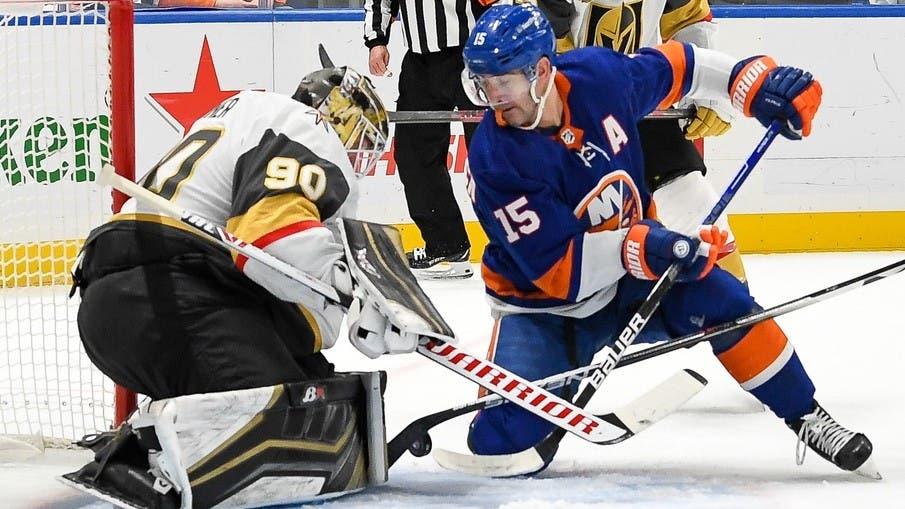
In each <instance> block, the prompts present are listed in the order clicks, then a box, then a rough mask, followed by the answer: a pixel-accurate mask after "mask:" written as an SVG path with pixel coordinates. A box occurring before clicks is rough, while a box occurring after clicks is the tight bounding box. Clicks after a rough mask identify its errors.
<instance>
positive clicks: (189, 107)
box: [148, 36, 241, 132]
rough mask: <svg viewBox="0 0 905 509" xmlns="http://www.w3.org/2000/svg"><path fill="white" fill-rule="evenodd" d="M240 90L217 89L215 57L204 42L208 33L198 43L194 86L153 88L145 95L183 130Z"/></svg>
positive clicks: (186, 129)
mask: <svg viewBox="0 0 905 509" xmlns="http://www.w3.org/2000/svg"><path fill="white" fill-rule="evenodd" d="M239 92H241V90H221V89H220V81H219V80H218V79H217V68H216V67H214V59H213V57H212V56H211V48H210V46H209V45H208V43H207V36H204V43H203V44H202V45H201V57H200V58H199V60H198V70H197V71H195V86H194V87H193V88H192V91H191V92H156V93H151V94H148V95H150V96H151V99H153V100H154V102H156V103H157V104H158V105H160V107H161V108H163V109H164V110H165V111H166V112H167V113H168V114H169V115H170V116H171V117H173V119H175V120H176V122H179V124H180V125H181V126H182V129H183V132H185V131H188V130H189V128H190V127H191V126H192V124H193V123H194V122H195V121H196V120H198V119H199V118H201V116H202V115H204V114H205V113H207V112H208V111H210V110H211V109H212V108H213V107H214V106H216V105H218V104H220V103H221V102H223V101H224V100H226V99H227V98H229V97H232V96H234V95H236V94H238V93H239ZM161 113H162V112H161ZM174 127H175V126H174Z"/></svg>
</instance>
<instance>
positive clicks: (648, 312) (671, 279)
mask: <svg viewBox="0 0 905 509" xmlns="http://www.w3.org/2000/svg"><path fill="white" fill-rule="evenodd" d="M782 126H783V123H782V122H780V121H775V122H773V123H772V124H770V127H769V128H768V129H767V132H766V133H764V136H763V138H761V140H760V143H758V144H757V147H755V148H754V151H753V152H752V153H751V155H749V156H748V159H747V160H746V161H745V164H743V165H742V167H741V168H740V169H739V171H738V173H737V174H736V176H735V178H734V179H732V182H730V183H729V186H728V187H727V188H726V190H725V191H723V194H722V195H721V196H720V199H719V200H718V201H717V203H716V205H714V206H713V209H711V211H710V214H708V215H707V217H706V218H705V219H704V221H702V224H705V225H706V224H713V223H714V222H715V221H716V219H717V218H718V217H720V215H722V213H723V212H724V211H725V210H726V207H727V206H728V205H729V202H730V201H732V198H733V197H734V196H735V195H736V193H737V192H738V190H739V189H740V188H741V185H742V184H743V183H744V182H745V180H746V179H747V178H748V176H749V175H750V174H751V172H752V171H753V170H754V168H755V166H757V163H758V162H759V161H760V159H761V158H762V157H763V155H764V153H765V152H766V151H767V149H768V148H769V147H770V144H772V143H773V140H775V139H776V136H777V135H778V134H779V131H780V130H781V129H782ZM680 270H681V266H680V265H679V263H673V264H672V265H670V266H669V268H668V269H667V270H666V272H665V273H664V274H663V275H662V276H661V277H660V279H659V280H658V281H657V283H656V284H655V285H654V288H653V289H652V290H651V292H650V294H649V295H648V296H647V298H646V299H645V300H644V302H642V303H641V305H640V306H639V307H638V310H637V311H636V312H635V314H634V315H632V317H631V318H629V320H628V324H627V325H626V326H625V328H623V329H622V332H620V333H619V335H618V336H617V337H616V342H615V344H614V345H613V348H610V347H604V354H605V356H606V359H605V360H604V361H603V362H602V363H600V364H598V365H597V367H596V368H595V369H593V370H592V371H591V372H590V373H589V377H588V383H587V384H586V385H585V386H584V388H583V389H582V390H581V392H579V393H578V396H577V397H576V398H575V399H574V400H573V403H574V404H575V406H577V407H579V408H584V407H585V405H587V404H588V402H589V401H590V400H591V397H593V396H594V393H596V392H597V389H598V388H600V385H601V384H602V383H603V381H604V380H605V379H606V377H607V376H608V375H609V374H610V372H612V371H613V369H614V368H615V367H616V365H617V364H619V361H620V359H621V358H622V356H623V355H624V354H625V350H626V349H627V348H628V347H629V346H630V345H631V344H632V343H633V342H634V341H635V339H636V338H637V337H638V335H639V334H640V333H641V330H642V329H643V328H644V326H645V325H647V322H648V321H649V320H650V318H651V317H652V316H653V315H654V313H655V312H656V311H657V308H659V307H660V302H661V301H662V300H663V298H664V297H665V296H666V293H667V292H668V291H669V290H670V289H671V288H672V287H673V285H674V284H675V282H676V279H677V278H678V276H679V272H680ZM564 437H565V432H564V431H563V430H562V429H561V428H559V429H555V430H553V431H552V432H550V434H549V435H547V436H546V437H545V438H544V439H543V440H541V441H540V443H538V444H537V445H535V446H534V447H531V448H529V449H525V450H524V451H521V452H518V453H514V454H508V455H496V456H493V457H489V456H475V457H474V458H473V459H472V460H471V461H470V465H471V466H472V467H473V468H472V471H476V470H477V467H476V466H475V465H476V464H477V463H479V462H480V461H481V458H486V461H487V462H488V463H490V464H489V465H488V469H487V470H488V475H491V476H492V475H494V474H493V472H497V471H506V472H509V473H508V474H506V475H524V474H530V473H533V472H537V471H538V470H540V469H542V468H543V467H544V466H545V465H548V464H549V463H550V462H551V461H553V456H554V455H555V454H556V451H557V449H559V443H560V442H561V441H562V439H563V438H564ZM504 457H505V458H508V461H509V462H510V466H509V467H508V468H504V467H502V466H501V464H502V463H503V462H504V461H507V460H506V459H504ZM519 466H521V468H520V467H519Z"/></svg>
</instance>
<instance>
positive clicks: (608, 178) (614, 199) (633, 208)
mask: <svg viewBox="0 0 905 509" xmlns="http://www.w3.org/2000/svg"><path fill="white" fill-rule="evenodd" d="M641 212H642V204H641V193H639V192H638V186H636V185H635V181H634V180H632V177H631V176H629V174H628V173H626V172H625V171H623V170H616V171H613V172H611V173H608V174H606V175H604V176H603V178H602V179H600V182H598V183H597V185H596V186H594V189H592V190H591V192H589V193H588V194H586V195H585V197H584V198H582V200H581V203H579V204H578V206H577V207H575V210H574V213H575V217H576V218H578V219H581V218H582V217H584V216H587V218H588V221H590V223H591V228H590V229H589V230H588V231H590V232H598V231H605V230H610V231H611V230H619V229H622V228H628V227H629V226H631V225H633V224H635V223H636V222H638V221H640V220H641V219H642V213H641Z"/></svg>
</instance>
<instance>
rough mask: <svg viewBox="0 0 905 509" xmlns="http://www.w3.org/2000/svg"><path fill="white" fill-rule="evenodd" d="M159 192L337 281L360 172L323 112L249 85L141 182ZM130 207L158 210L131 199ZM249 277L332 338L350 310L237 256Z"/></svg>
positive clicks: (133, 210)
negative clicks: (341, 231) (336, 230)
mask: <svg viewBox="0 0 905 509" xmlns="http://www.w3.org/2000/svg"><path fill="white" fill-rule="evenodd" d="M140 182H141V184H142V185H143V186H144V187H145V188H147V189H150V190H151V191H154V192H155V193H157V194H159V195H161V196H163V197H164V198H166V199H168V200H170V201H172V202H175V203H176V204H177V205H178V206H179V207H180V208H183V209H186V210H189V211H192V212H194V213H196V214H198V215H201V216H203V217H205V218H207V219H208V220H210V221H212V222H214V223H216V224H218V225H220V226H222V227H225V228H226V229H227V230H228V231H230V232H231V233H232V234H233V235H235V236H236V237H238V238H240V239H241V240H243V241H245V242H247V243H250V244H253V245H254V246H256V247H258V248H260V249H263V250H265V251H267V252H268V253H270V254H272V255H274V256H276V257H277V258H279V259H281V260H283V261H284V262H286V263H289V264H290V265H293V266H295V267H296V268H298V269H300V270H302V271H304V272H307V273H308V274H310V275H312V276H314V277H316V278H318V279H321V280H323V281H326V282H328V283H332V266H333V264H334V262H335V261H336V260H338V259H339V258H341V257H342V255H343V250H342V246H341V244H339V242H338V241H337V239H335V238H334V236H333V233H332V231H331V229H330V228H331V226H332V222H333V220H334V219H336V218H338V217H343V216H349V215H352V214H353V213H354V208H355V202H356V200H357V193H356V186H355V179H354V172H353V170H352V167H351V164H350V163H349V159H348V156H347V155H346V151H345V148H344V147H343V145H342V142H340V140H339V137H338V136H336V133H335V132H334V130H333V128H332V127H331V126H330V124H329V123H327V122H326V121H325V120H324V119H323V118H322V117H321V115H320V114H319V113H318V112H317V111H316V110H314V109H312V108H310V107H308V106H306V105H304V104H302V103H300V102H297V101H294V100H292V99H291V98H289V97H286V96H283V95H279V94H274V93H270V92H256V91H245V92H241V93H239V94H238V95H236V96H234V97H232V98H230V99H227V100H226V101H224V102H223V103H221V104H220V105H218V106H217V107H215V108H214V109H213V110H211V111H210V112H208V113H207V114H206V115H205V116H204V117H202V118H200V119H199V120H198V121H196V122H195V123H194V124H193V125H192V127H191V129H190V130H189V132H188V133H187V134H186V136H185V137H184V138H183V139H182V140H181V141H180V142H179V143H178V144H177V145H176V146H175V147H173V149H172V150H170V151H169V152H168V153H167V154H166V155H164V157H163V158H162V159H161V160H160V162H159V163H158V164H156V165H155V166H154V167H153V168H152V169H151V170H150V171H149V172H148V173H147V174H146V175H145V176H144V177H143V178H142V179H141V181H140ZM123 212H124V213H132V214H140V215H148V214H158V211H157V210H154V209H153V208H150V207H149V206H147V205H145V204H143V203H141V202H137V201H136V200H130V201H129V202H127V203H126V205H125V206H124V207H123ZM233 255H234V257H235V258H234V263H235V265H236V267H238V268H239V270H241V271H242V272H243V273H244V274H245V276H247V277H248V278H250V279H251V280H253V281H254V282H256V283H258V284H259V285H261V286H263V287H264V288H266V289H267V290H268V291H270V292H271V293H272V294H273V295H275V296H277V297H279V298H280V299H282V300H285V301H288V302H292V303H296V304H298V305H299V306H298V307H299V312H300V313H302V314H304V315H305V317H306V318H307V319H308V322H309V323H310V324H311V326H312V328H313V329H314V332H315V334H316V335H317V336H318V341H317V343H320V339H321V336H323V337H322V339H323V344H324V346H325V347H328V346H330V345H332V344H333V342H334V341H335V339H336V336H337V334H338V332H339V325H340V322H341V320H342V312H341V311H340V310H338V309H332V308H330V306H325V304H324V303H323V302H322V300H323V299H322V298H321V297H320V296H318V295H315V294H313V293H312V292H310V290H308V289H307V288H306V287H304V286H303V285H301V284H299V283H294V282H292V281H290V280H288V279H287V278H285V277H283V276H281V275H280V274H278V273H276V272H275V271H274V270H273V269H270V268H269V267H267V266H264V265H263V264H261V263H259V262H256V261H254V260H249V259H246V258H245V257H243V256H239V255H237V254H235V253H234V254H233Z"/></svg>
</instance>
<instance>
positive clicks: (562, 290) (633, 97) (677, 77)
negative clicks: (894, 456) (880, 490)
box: [463, 4, 879, 477]
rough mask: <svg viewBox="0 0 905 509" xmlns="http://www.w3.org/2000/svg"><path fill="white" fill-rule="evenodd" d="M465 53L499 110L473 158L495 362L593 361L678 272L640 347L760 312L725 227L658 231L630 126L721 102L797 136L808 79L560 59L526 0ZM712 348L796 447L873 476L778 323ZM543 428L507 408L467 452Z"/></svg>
mask: <svg viewBox="0 0 905 509" xmlns="http://www.w3.org/2000/svg"><path fill="white" fill-rule="evenodd" d="M464 56H465V62H466V70H467V75H465V74H463V77H464V78H466V79H467V81H468V83H469V84H470V85H471V90H472V93H473V95H474V97H475V99H478V100H481V101H483V102H484V104H486V105H487V106H489V107H491V108H492V111H489V112H488V113H487V114H486V115H485V117H484V119H483V120H482V122H481V124H480V125H479V127H478V130H477V134H476V135H475V139H474V141H473V143H472V147H471V152H470V154H469V167H470V182H469V194H470V196H471V198H472V200H473V203H474V206H475V211H476V213H477V215H478V218H479V220H480V221H481V225H482V226H483V227H484V230H485V231H486V232H487V235H488V237H489V239H490V243H489V245H488V246H487V249H486V251H485V253H484V257H483V267H482V272H483V278H484V282H485V286H486V292H487V294H488V297H489V300H490V302H491V307H492V310H493V313H494V315H495V316H496V317H497V318H498V322H497V324H496V326H495V335H494V337H493V338H492V346H491V355H492V356H493V360H494V361H495V362H496V363H497V364H499V365H501V366H503V367H506V368H509V369H511V370H512V371H514V372H515V373H517V374H519V375H522V376H524V377H526V378H528V379H529V380H537V379H541V378H544V377H547V376H549V375H552V374H556V373H559V372H563V371H566V370H569V369H572V368H575V367H577V366H581V365H586V364H588V363H589V362H590V361H591V358H592V357H593V355H594V353H596V352H597V351H599V350H600V349H601V348H602V347H603V346H605V345H606V344H612V342H613V338H614V336H615V334H616V333H617V332H618V331H619V330H621V328H622V327H624V325H625V324H626V323H627V321H628V318H629V317H630V316H631V315H632V314H633V313H634V311H635V310H636V307H637V305H638V303H639V302H641V301H642V300H643V299H644V298H645V297H646V296H647V295H648V293H649V292H650V290H651V288H652V285H653V282H654V280H656V279H658V278H659V277H660V276H661V275H662V273H663V272H665V271H666V269H667V267H668V266H669V265H670V264H672V263H674V262H677V263H681V264H682V266H683V271H682V274H681V276H680V279H679V284H677V285H675V286H674V287H673V288H672V290H671V292H670V293H669V294H668V295H667V296H666V297H665V298H664V299H663V301H662V302H661V305H660V308H659V311H658V312H657V313H656V314H655V315H654V317H653V318H652V319H651V321H650V323H648V325H647V326H646V328H645V329H644V331H645V332H644V333H643V334H642V336H641V337H640V338H639V340H648V341H649V340H653V339H663V338H667V337H676V336H681V335H684V334H688V333H691V332H694V331H697V330H700V329H701V328H705V327H709V326H712V325H716V324H718V323H722V322H725V321H730V320H733V319H735V318H738V317H740V316H742V315H744V314H747V313H749V312H752V311H754V310H757V309H760V307H759V306H758V304H757V303H756V302H755V301H754V299H753V298H752V297H751V296H750V294H749V293H748V290H747V287H746V286H745V285H744V284H742V283H741V282H740V281H739V280H738V279H736V278H735V277H733V276H732V275H731V274H729V273H728V272H726V271H724V270H722V269H720V268H719V267H715V262H716V257H717V255H718V253H719V252H720V249H721V248H722V247H724V246H725V244H726V242H727V234H726V232H724V231H722V230H721V229H720V228H718V227H716V226H714V227H710V228H703V229H701V230H700V233H697V232H695V233H694V234H693V235H683V234H681V233H678V232H675V231H672V230H669V229H666V228H664V227H663V225H662V224H661V223H659V222H658V221H657V215H656V207H655V205H654V201H653V200H652V199H651V194H650V192H649V190H648V188H647V183H646V179H645V176H644V174H643V169H644V162H643V159H642V150H641V146H640V135H639V131H638V128H637V127H636V126H637V123H638V121H639V120H640V119H641V118H643V117H644V116H645V115H646V114H648V113H649V112H651V111H653V110H654V109H656V108H658V107H659V108H664V107H667V106H669V105H671V104H674V103H676V102H677V101H679V100H680V99H681V98H682V97H685V96H688V97H693V98H717V99H721V100H727V99H728V98H729V97H731V99H732V104H733V105H734V106H735V107H737V108H738V109H739V110H741V111H742V112H743V113H744V114H745V115H747V116H754V117H756V118H757V119H758V121H760V122H761V123H762V124H764V125H769V124H770V123H771V122H772V121H774V120H781V121H785V122H786V123H787V124H786V126H785V128H784V129H783V131H782V134H783V135H784V136H786V137H787V138H790V139H797V138H800V137H801V136H807V135H809V134H810V131H811V120H812V118H813V116H814V114H815V112H816V110H817V108H818V106H819V104H820V99H821V88H820V85H819V83H817V82H816V81H815V80H813V78H812V77H811V75H810V73H806V72H803V71H802V70H800V69H796V68H792V67H779V66H777V65H776V64H775V63H774V61H773V60H772V59H771V58H770V57H767V56H755V57H750V58H747V59H744V60H742V61H737V60H735V59H733V58H731V57H728V56H726V55H724V54H721V53H717V52H715V51H711V50H706V49H702V48H698V47H695V46H693V45H688V44H683V43H679V42H677V41H671V42H668V43H666V44H664V45H661V46H658V47H656V48H644V49H641V50H640V51H639V53H638V54H637V55H633V56H631V57H629V56H626V55H623V54H620V53H617V52H613V51H611V50H609V49H607V48H599V47H593V48H583V49H576V50H574V51H570V52H567V53H565V54H563V55H560V56H556V55H555V40H554V34H553V31H552V29H551V27H550V24H549V23H548V22H547V20H546V19H545V18H544V16H543V15H542V14H541V12H540V11H539V10H538V9H537V8H536V7H534V6H531V5H527V4H518V5H514V6H508V5H507V6H496V7H493V8H491V9H490V10H488V11H487V12H486V13H485V14H484V15H483V16H482V17H481V19H479V20H478V22H477V24H476V26H475V29H474V31H473V32H472V34H471V36H470V38H469V41H468V44H467V45H466V47H465V49H464ZM711 205H712V204H711ZM702 217H703V214H702ZM711 345H712V348H713V352H714V354H715V355H716V356H717V358H718V359H719V361H720V362H721V363H722V364H723V366H724V367H725V368H726V370H727V371H728V372H729V373H730V374H731V375H732V376H733V377H734V378H735V379H736V380H737V381H738V382H739V384H740V385H741V386H742V388H744V389H745V390H747V391H749V392H750V393H751V394H752V395H754V396H755V397H756V398H757V399H758V400H760V401H761V402H763V403H764V404H765V405H767V406H768V407H769V408H770V409H771V410H772V411H773V413H774V414H776V415H777V417H779V418H780V419H782V420H783V421H784V422H785V424H786V425H787V426H788V427H789V428H791V429H792V430H793V431H794V432H795V433H797V434H798V437H799V440H800V443H804V444H806V445H807V446H808V447H810V448H811V449H813V450H814V451H816V452H817V453H818V454H819V455H821V456H822V457H824V458H826V459H827V460H829V461H831V462H832V463H834V464H835V465H837V466H839V467H840V468H842V469H844V470H855V471H858V472H859V473H862V474H864V475H868V476H871V477H879V474H878V473H877V471H876V468H875V467H874V466H873V461H872V459H871V453H872V445H871V442H870V441H869V440H868V439H867V437H865V436H864V435H863V434H861V433H855V432H853V431H850V430H848V429H846V428H845V427H843V426H842V425H840V424H839V423H837V422H836V421H835V420H834V419H833V418H832V417H830V415H829V414H828V413H827V412H826V411H825V410H824V408H823V407H822V406H820V405H819V404H818V403H817V402H816V401H815V399H814V393H815V389H814V384H813V383H812V381H811V379H810V377H809V376H808V374H807V373H806V372H805V369H804V367H803V365H802V363H801V361H800V360H799V358H798V355H797V354H796V353H795V350H794V348H793V347H792V344H791V343H790V342H789V341H788V339H787V338H786V336H785V334H784V333H783V331H782V330H781V329H780V327H779V326H778V325H777V324H776V322H775V321H773V320H769V321H766V322H763V323H760V324H757V325H754V326H752V327H750V328H748V329H747V330H742V331H739V332H738V333H732V334H726V335H723V336H721V337H720V338H718V339H716V340H714V341H713V342H712V343H711ZM573 389H574V388H573ZM551 430H552V424H549V423H548V422H546V421H542V420H540V419H539V418H537V417H535V416H533V415H532V414H529V413H528V412H525V411H524V410H521V409H520V408H518V407H515V406H513V405H508V404H507V405H501V406H498V407H495V408H491V409H486V410H483V411H481V412H480V413H479V414H478V415H477V416H476V417H475V419H474V421H473V422H472V425H471V428H470V431H469V435H468V444H469V447H470V448H471V450H472V451H473V452H474V453H476V454H507V453H513V452H517V451H521V450H524V449H527V448H529V447H532V446H534V445H535V444H537V443H538V442H539V441H540V440H541V439H542V438H543V437H544V436H546V435H547V434H548V433H549V432H550V431H551ZM799 460H800V461H803V452H802V453H801V454H800V455H799Z"/></svg>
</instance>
